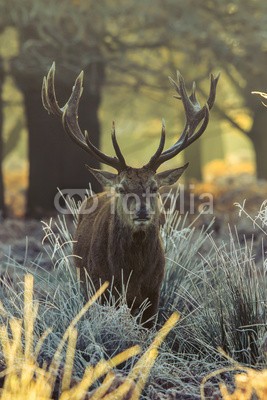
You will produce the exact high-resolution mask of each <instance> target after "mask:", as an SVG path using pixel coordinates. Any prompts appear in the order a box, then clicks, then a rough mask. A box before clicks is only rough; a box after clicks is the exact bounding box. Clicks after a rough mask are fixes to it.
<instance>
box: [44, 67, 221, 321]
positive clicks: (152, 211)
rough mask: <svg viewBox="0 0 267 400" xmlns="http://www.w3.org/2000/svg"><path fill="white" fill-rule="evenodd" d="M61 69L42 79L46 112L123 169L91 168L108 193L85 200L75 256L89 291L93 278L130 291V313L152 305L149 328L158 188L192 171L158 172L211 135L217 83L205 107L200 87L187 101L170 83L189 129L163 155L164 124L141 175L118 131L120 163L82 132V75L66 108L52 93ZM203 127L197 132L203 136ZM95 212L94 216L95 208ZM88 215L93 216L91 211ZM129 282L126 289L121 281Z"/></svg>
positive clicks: (156, 263)
mask: <svg viewBox="0 0 267 400" xmlns="http://www.w3.org/2000/svg"><path fill="white" fill-rule="evenodd" d="M54 75H55V66H54V64H53V66H52V67H51V69H50V71H49V73H48V75H47V77H45V78H44V82H43V88H42V99H43V105H44V107H45V108H46V110H47V111H48V112H51V113H53V114H55V115H57V116H59V117H60V118H62V122H63V126H64V129H65V131H66V133H67V134H68V135H69V136H70V137H71V139H72V140H73V141H74V142H76V143H77V144H78V145H79V146H80V147H82V148H83V149H84V150H85V151H87V152H88V153H90V154H91V155H94V157H96V158H97V159H98V160H99V161H100V162H102V163H104V164H107V165H109V166H111V167H113V168H115V169H116V170H117V174H114V173H111V172H107V171H102V170H96V169H93V168H90V167H88V168H89V170H90V171H91V173H92V174H93V175H94V176H95V177H96V178H97V179H98V180H99V182H100V183H101V184H102V185H103V187H109V188H111V190H112V194H111V193H110V192H103V193H101V194H99V195H97V196H96V197H93V198H89V199H87V200H85V201H84V202H83V204H82V207H81V210H80V214H79V221H78V226H77V231H76V237H75V239H76V242H75V244H74V254H75V255H77V256H78V257H77V258H76V266H77V267H78V268H79V269H80V272H81V274H80V275H81V281H82V282H83V283H84V284H85V282H86V273H88V275H89V277H90V279H91V280H92V282H93V284H94V286H95V288H98V287H99V285H100V282H102V283H103V282H104V281H109V282H110V283H111V282H113V289H114V294H116V293H122V290H123V287H122V285H123V284H124V285H127V292H126V300H127V304H128V306H129V307H131V309H132V311H134V310H135V309H137V308H139V307H140V306H141V304H142V303H143V302H144V301H145V300H148V301H149V303H150V307H149V308H147V309H146V310H145V312H144V314H143V319H142V321H143V322H146V321H147V320H149V321H148V322H146V326H147V327H150V326H151V324H152V321H151V319H152V317H153V316H155V314H156V312H157V309H158V302H159V295H160V287H161V283H162V280H163V277H164V266H165V259H164V251H163V246H162V242H161V237H160V230H159V225H160V217H161V208H160V196H159V188H160V187H162V186H167V185H172V184H174V183H175V182H176V181H177V180H178V179H179V178H180V176H181V175H182V173H183V172H184V170H185V169H186V168H187V166H188V164H186V165H184V166H183V167H180V168H175V169H171V170H167V171H164V172H160V173H157V169H158V168H159V166H160V165H161V164H163V163H164V162H166V161H168V160H170V159H171V158H173V157H175V156H176V155H177V154H178V153H180V152H181V151H182V150H183V149H185V148H186V147H188V146H189V145H191V143H193V142H194V141H195V140H197V139H198V138H199V137H200V136H201V135H202V134H203V132H204V131H205V129H206V127H207V125H208V121H209V110H210V109H211V108H212V106H213V104H214V101H215V94H216V86H217V82H218V79H219V76H217V77H216V78H214V77H213V75H211V84H210V94H209V98H208V100H207V104H206V105H204V107H201V106H200V104H199V102H198V101H197V99H196V95H195V84H194V83H193V88H192V93H191V95H190V96H188V94H187V92H186V89H185V84H184V80H183V78H182V76H181V75H180V74H179V73H177V83H176V82H174V81H173V80H171V82H172V83H173V85H174V87H175V89H176V91H177V93H178V96H176V97H177V98H178V99H180V100H182V103H183V106H184V110H185V116H186V123H185V127H184V130H183V132H182V134H181V135H180V137H179V139H178V140H177V141H176V143H175V144H174V145H173V146H171V147H170V148H169V149H167V150H165V151H164V144H165V124H164V123H163V124H162V131H161V138H160V143H159V146H158V148H157V150H156V152H155V153H154V155H153V156H152V157H151V159H150V160H149V162H148V163H147V164H146V165H144V166H143V167H141V168H132V167H129V166H128V165H127V164H126V162H125V159H124V157H123V155H122V152H121V150H120V147H119V145H118V142H117V139H116V134H115V126H114V123H113V127H112V135H111V137H112V143H113V147H114V150H115V153H116V157H111V156H108V155H106V154H105V153H103V152H102V151H100V150H99V149H97V148H96V147H95V146H94V145H93V143H92V142H91V141H90V138H89V136H88V133H87V132H86V131H85V132H82V131H81V129H80V127H79V124H78V105H79V100H80V97H81V94H82V80H83V73H81V74H80V75H79V76H78V78H77V79H76V82H75V84H74V87H73V90H72V94H71V96H70V98H69V100H68V102H67V103H66V105H65V106H64V107H62V108H60V107H59V106H58V102H57V99H56V95H55V87H54ZM197 128H198V129H197ZM95 200H97V202H98V204H97V206H96V208H94V209H93V210H91V208H92V205H93V203H94V201H95ZM88 210H91V211H89V212H88ZM122 276H123V282H122Z"/></svg>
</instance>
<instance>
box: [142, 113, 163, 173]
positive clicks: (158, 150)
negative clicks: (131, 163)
mask: <svg viewBox="0 0 267 400" xmlns="http://www.w3.org/2000/svg"><path fill="white" fill-rule="evenodd" d="M165 138H166V126H165V121H164V119H162V128H161V137H160V142H159V145H158V148H157V150H156V152H155V153H154V155H153V156H152V157H151V158H150V160H149V162H148V163H147V164H146V165H144V168H151V166H153V165H154V163H155V162H156V161H157V159H158V158H159V156H160V155H161V153H162V151H163V149H164V145H165Z"/></svg>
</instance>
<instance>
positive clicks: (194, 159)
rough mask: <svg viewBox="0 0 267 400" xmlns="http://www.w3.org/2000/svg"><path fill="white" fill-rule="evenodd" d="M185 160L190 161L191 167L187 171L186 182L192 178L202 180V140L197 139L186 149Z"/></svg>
mask: <svg viewBox="0 0 267 400" xmlns="http://www.w3.org/2000/svg"><path fill="white" fill-rule="evenodd" d="M185 161H186V162H189V167H188V168H187V170H186V172H185V180H186V182H187V183H188V182H190V181H191V180H192V179H196V180H197V181H201V180H202V160H201V140H197V141H196V142H194V143H193V144H192V145H191V146H189V147H188V148H187V149H186V150H185Z"/></svg>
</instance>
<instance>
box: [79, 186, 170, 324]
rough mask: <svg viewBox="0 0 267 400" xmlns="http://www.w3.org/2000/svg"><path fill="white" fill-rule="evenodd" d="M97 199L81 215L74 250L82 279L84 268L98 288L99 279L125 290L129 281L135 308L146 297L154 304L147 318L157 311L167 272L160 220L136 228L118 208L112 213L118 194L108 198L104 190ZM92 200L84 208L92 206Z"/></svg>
mask: <svg viewBox="0 0 267 400" xmlns="http://www.w3.org/2000/svg"><path fill="white" fill-rule="evenodd" d="M98 199H99V207H98V209H97V210H96V211H95V212H93V213H91V214H85V215H83V214H80V217H79V222H78V227H77V232H76V238H75V239H76V243H75V245H74V253H75V254H78V255H80V256H81V258H80V259H77V261H76V265H77V267H78V268H80V272H81V280H82V281H86V277H85V270H84V268H85V269H86V271H87V273H88V274H89V276H90V278H91V280H92V282H93V284H94V286H95V288H98V287H99V285H100V280H101V281H102V283H103V282H105V281H109V282H111V281H113V286H114V288H116V289H117V291H118V293H122V291H123V287H122V284H124V285H125V286H126V284H127V303H128V306H129V307H130V308H131V309H132V310H135V309H138V308H139V307H140V306H141V304H142V303H143V301H144V300H145V299H148V300H149V302H150V304H151V305H150V307H149V308H148V309H147V312H146V311H145V313H144V314H145V315H144V316H143V317H144V321H145V320H147V319H148V318H149V317H150V316H152V315H154V314H156V312H157V308H158V301H159V292H160V286H161V282H162V279H163V276H164V265H165V258H164V250H163V246H162V240H161V237H160V233H159V221H158V220H157V221H156V222H155V223H154V224H153V225H151V226H149V227H148V228H147V229H146V230H145V231H144V230H138V231H136V232H134V231H133V230H132V229H131V227H130V226H128V225H125V224H124V223H123V221H121V219H120V216H119V215H118V214H117V213H116V212H115V213H114V214H112V213H111V207H113V205H112V204H111V203H112V202H113V201H116V199H115V198H110V197H109V198H107V193H102V194H101V195H99V196H98ZM90 200H91V199H90V198H89V199H88V200H86V201H85V203H84V204H83V205H82V208H83V207H85V208H88V207H91V205H90ZM88 203H89V204H88ZM88 226H90V227H91V229H90V230H89V229H88ZM122 276H123V282H122Z"/></svg>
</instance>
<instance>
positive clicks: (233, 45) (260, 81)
mask: <svg viewBox="0 0 267 400" xmlns="http://www.w3.org/2000/svg"><path fill="white" fill-rule="evenodd" d="M178 3H179V6H177V1H173V0H166V1H165V2H164V4H165V7H166V9H167V10H168V11H167V12H168V13H169V14H170V15H172V21H173V23H172V24H171V30H172V35H173V37H177V36H178V35H181V32H182V34H183V36H182V37H183V40H182V42H180V43H179V44H178V46H177V47H179V51H182V52H183V54H184V55H185V58H186V61H187V62H188V64H189V65H192V66H195V68H196V66H198V69H200V71H201V73H203V71H212V70H214V69H215V68H216V69H218V68H221V69H222V73H223V75H224V76H225V77H226V78H227V80H228V83H229V86H231V89H232V90H234V91H235V93H236V97H235V102H234V104H233V102H231V103H230V96H229V91H228V92H227V90H224V88H222V89H221V93H222V94H223V92H224V94H223V96H222V95H221V99H225V98H226V100H227V102H228V104H226V102H225V101H223V100H220V96H218V101H217V103H216V104H217V109H218V108H219V110H218V111H219V114H220V116H221V117H222V118H225V119H227V120H228V121H230V122H231V123H232V125H233V126H234V127H235V128H237V129H239V130H240V131H241V132H243V133H244V134H246V135H248V137H249V138H250V139H251V142H252V144H253V146H254V149H255V155H256V169H257V176H258V178H264V179H267V164H266V162H265V149H266V148H267V132H266V129H267V128H266V127H267V114H266V113H264V110H262V108H261V107H260V105H259V102H257V100H256V99H255V98H254V97H253V96H252V95H251V91H253V90H262V89H263V88H264V85H266V82H267V69H266V53H267V49H266V26H267V3H266V2H264V1H261V0H253V1H250V0H244V1H241V0H233V1H227V0H225V1H221V0H215V1H206V2H205V3H203V4H202V5H201V7H200V6H199V2H198V1H197V0H189V1H187V2H182V1H179V2H178ZM192 10H194V12H193V11H192ZM175 20H176V22H175ZM204 75H206V73H205V74H204ZM225 81H226V80H225ZM229 86H228V87H229ZM227 95H228V98H227ZM237 98H239V99H240V100H239V101H237ZM229 103H230V105H229ZM241 107H243V109H244V108H245V109H246V110H247V112H248V113H249V114H250V116H251V119H252V121H253V123H252V126H251V128H250V129H249V130H247V129H245V128H244V127H243V126H242V125H241V124H239V123H238V121H237V120H236V119H235V115H234V110H235V108H236V109H237V108H241Z"/></svg>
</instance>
